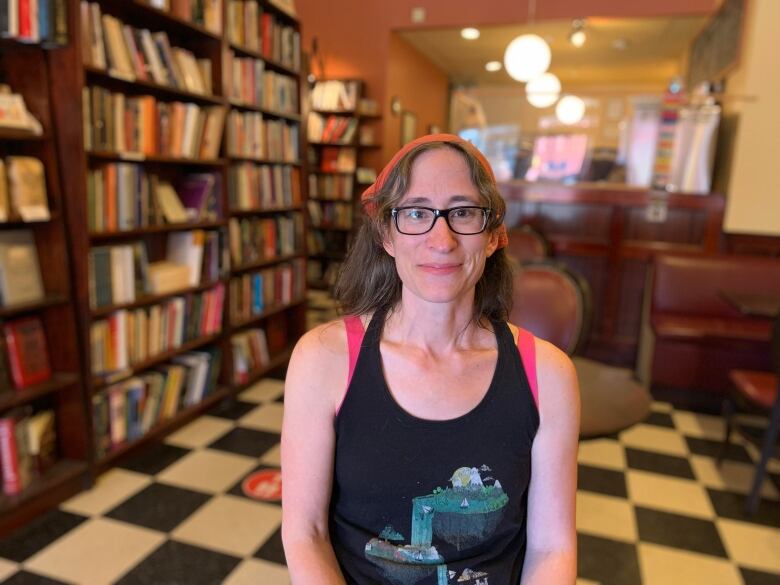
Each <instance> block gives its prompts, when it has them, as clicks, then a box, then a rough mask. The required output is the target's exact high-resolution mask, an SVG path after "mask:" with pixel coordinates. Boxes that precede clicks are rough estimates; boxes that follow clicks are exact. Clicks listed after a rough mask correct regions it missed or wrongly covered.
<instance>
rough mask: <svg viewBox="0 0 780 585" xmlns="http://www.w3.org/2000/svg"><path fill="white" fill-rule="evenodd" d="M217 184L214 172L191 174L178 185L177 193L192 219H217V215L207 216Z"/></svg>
mask: <svg viewBox="0 0 780 585" xmlns="http://www.w3.org/2000/svg"><path fill="white" fill-rule="evenodd" d="M215 185H216V176H215V175H214V173H193V174H189V175H186V176H185V177H184V178H183V179H182V180H181V181H180V182H179V183H178V184H177V185H176V193H178V195H179V199H180V200H181V202H182V205H184V207H185V208H186V209H187V213H188V216H189V219H190V220H191V221H202V220H204V219H217V218H216V217H207V215H208V213H209V210H210V206H211V202H210V200H211V198H213V197H215V193H214V186H215ZM217 196H218V194H217Z"/></svg>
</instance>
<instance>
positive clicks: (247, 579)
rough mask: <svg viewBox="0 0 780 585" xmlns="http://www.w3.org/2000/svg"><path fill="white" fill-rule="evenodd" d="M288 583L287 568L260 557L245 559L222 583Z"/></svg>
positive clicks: (284, 584) (279, 584) (271, 584)
mask: <svg viewBox="0 0 780 585" xmlns="http://www.w3.org/2000/svg"><path fill="white" fill-rule="evenodd" d="M259 583H262V584H263V585H290V574H289V572H288V571H287V568H285V567H282V566H281V565H277V564H276V563H270V562H268V561H263V560H261V559H246V560H245V561H244V562H242V563H241V564H240V565H238V566H237V567H236V568H235V570H234V571H233V572H232V573H231V574H230V575H229V576H228V578H227V579H225V583H224V585H258V584H259Z"/></svg>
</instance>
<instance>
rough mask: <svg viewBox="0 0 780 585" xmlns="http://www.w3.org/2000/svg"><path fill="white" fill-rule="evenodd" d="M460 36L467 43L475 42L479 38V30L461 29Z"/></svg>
mask: <svg viewBox="0 0 780 585" xmlns="http://www.w3.org/2000/svg"><path fill="white" fill-rule="evenodd" d="M460 36H462V37H463V38H464V39H466V40H467V41H474V40H476V39H478V38H479V29H476V28H464V29H461V31H460Z"/></svg>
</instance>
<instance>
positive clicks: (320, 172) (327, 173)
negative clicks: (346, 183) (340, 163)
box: [310, 169, 355, 175]
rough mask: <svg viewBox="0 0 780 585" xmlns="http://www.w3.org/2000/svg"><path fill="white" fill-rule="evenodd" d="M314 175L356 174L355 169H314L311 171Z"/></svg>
mask: <svg viewBox="0 0 780 585" xmlns="http://www.w3.org/2000/svg"><path fill="white" fill-rule="evenodd" d="M310 172H311V173H312V174H313V175H354V174H355V171H320V170H316V169H314V170H312V171H310Z"/></svg>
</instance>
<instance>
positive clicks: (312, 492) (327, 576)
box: [282, 322, 348, 585]
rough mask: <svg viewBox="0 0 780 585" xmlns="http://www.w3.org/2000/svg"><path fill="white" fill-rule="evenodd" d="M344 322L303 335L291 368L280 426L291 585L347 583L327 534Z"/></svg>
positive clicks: (343, 368)
mask: <svg viewBox="0 0 780 585" xmlns="http://www.w3.org/2000/svg"><path fill="white" fill-rule="evenodd" d="M346 352H347V350H346V334H345V333H344V326H343V324H342V323H341V322H336V323H330V324H326V325H323V326H320V327H317V328H316V329H313V330H312V331H310V332H308V333H307V334H306V335H304V336H303V337H302V338H301V340H300V341H299V342H298V344H297V345H296V346H295V350H294V351H293V354H292V357H291V358H290V364H289V367H288V369H287V380H286V382H285V394H284V423H283V428H282V485H283V491H282V494H283V495H282V498H283V506H282V541H283V543H284V551H285V556H286V559H287V567H288V569H289V571H290V577H291V579H292V583H293V585H309V584H312V585H314V584H316V585H343V584H344V577H343V576H342V573H341V570H340V569H339V566H338V563H337V561H336V557H335V555H334V553H333V547H332V546H331V543H330V537H329V533H328V507H329V503H330V495H331V487H332V481H333V456H334V448H335V431H334V427H333V422H334V413H335V408H336V404H337V402H338V401H339V400H340V398H341V396H342V395H343V392H344V390H345V386H346V380H347V368H348V366H347V353H346Z"/></svg>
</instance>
